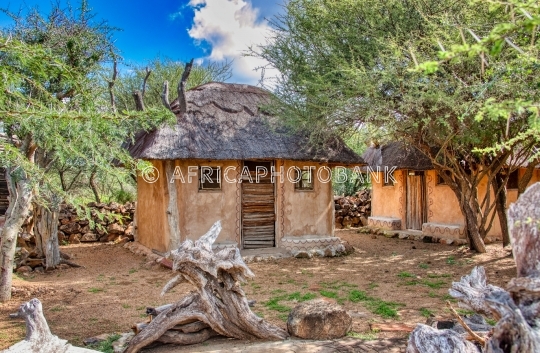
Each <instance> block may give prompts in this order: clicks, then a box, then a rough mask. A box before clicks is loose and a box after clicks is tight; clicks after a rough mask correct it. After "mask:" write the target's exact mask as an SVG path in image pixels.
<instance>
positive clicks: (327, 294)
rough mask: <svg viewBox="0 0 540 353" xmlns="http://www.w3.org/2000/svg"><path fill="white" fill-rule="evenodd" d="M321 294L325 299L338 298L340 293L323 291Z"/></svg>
mask: <svg viewBox="0 0 540 353" xmlns="http://www.w3.org/2000/svg"><path fill="white" fill-rule="evenodd" d="M319 293H320V294H321V295H322V296H323V297H326V298H334V299H336V298H338V293H337V292H335V291H331V290H324V289H323V290H321V291H319Z"/></svg>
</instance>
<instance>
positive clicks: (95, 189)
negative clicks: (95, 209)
mask: <svg viewBox="0 0 540 353" xmlns="http://www.w3.org/2000/svg"><path fill="white" fill-rule="evenodd" d="M90 188H91V189H92V192H93V193H94V198H95V199H96V202H97V203H100V202H101V200H100V198H99V191H98V187H97V183H96V171H95V170H94V171H92V174H90Z"/></svg>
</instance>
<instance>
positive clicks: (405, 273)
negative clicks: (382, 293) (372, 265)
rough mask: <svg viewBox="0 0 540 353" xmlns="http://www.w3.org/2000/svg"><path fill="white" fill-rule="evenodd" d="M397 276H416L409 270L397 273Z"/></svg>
mask: <svg viewBox="0 0 540 353" xmlns="http://www.w3.org/2000/svg"><path fill="white" fill-rule="evenodd" d="M397 276H398V277H399V278H411V277H416V275H415V274H413V273H410V272H407V271H402V272H400V273H398V275H397Z"/></svg>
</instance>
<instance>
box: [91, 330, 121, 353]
mask: <svg viewBox="0 0 540 353" xmlns="http://www.w3.org/2000/svg"><path fill="white" fill-rule="evenodd" d="M120 337H121V336H120V335H119V334H116V333H115V334H113V335H110V336H109V337H107V339H106V340H105V341H102V342H99V343H96V344H93V345H90V346H89V347H90V348H91V349H94V350H97V351H99V352H104V353H114V348H113V346H112V344H113V343H114V342H115V341H117V340H118V339H119V338H120Z"/></svg>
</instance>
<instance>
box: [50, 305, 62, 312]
mask: <svg viewBox="0 0 540 353" xmlns="http://www.w3.org/2000/svg"><path fill="white" fill-rule="evenodd" d="M64 309H65V307H64V306H63V305H56V306H53V307H52V308H51V309H50V311H56V312H58V311H63V310H64Z"/></svg>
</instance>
